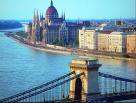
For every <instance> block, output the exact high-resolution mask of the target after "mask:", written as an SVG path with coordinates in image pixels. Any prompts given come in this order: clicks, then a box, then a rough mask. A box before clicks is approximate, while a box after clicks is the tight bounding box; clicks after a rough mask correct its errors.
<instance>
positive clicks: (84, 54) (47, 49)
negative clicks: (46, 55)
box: [5, 33, 136, 60]
mask: <svg viewBox="0 0 136 103" xmlns="http://www.w3.org/2000/svg"><path fill="white" fill-rule="evenodd" d="M5 35H7V36H8V37H10V38H12V39H14V40H15V41H17V42H18V43H21V44H23V45H25V46H27V47H30V48H32V49H35V50H40V51H44V52H52V53H59V54H67V55H78V56H79V57H84V58H87V57H95V58H107V59H118V60H136V58H126V57H119V56H118V55H106V54H105V55H101V54H99V53H98V52H92V53H88V52H83V51H82V52H79V50H78V49H77V50H75V49H69V48H65V49H60V48H59V49H58V48H50V47H45V46H41V45H34V44H32V43H29V42H28V41H27V40H26V39H24V38H22V37H20V36H18V35H16V34H15V33H5Z"/></svg>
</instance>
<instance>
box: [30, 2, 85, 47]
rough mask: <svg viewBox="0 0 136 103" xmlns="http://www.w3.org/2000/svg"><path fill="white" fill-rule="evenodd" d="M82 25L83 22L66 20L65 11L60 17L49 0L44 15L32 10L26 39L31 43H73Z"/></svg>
mask: <svg viewBox="0 0 136 103" xmlns="http://www.w3.org/2000/svg"><path fill="white" fill-rule="evenodd" d="M83 25H84V24H83V23H82V24H80V23H78V22H70V21H69V22H68V21H66V20H65V13H63V14H62V15H61V17H60V16H59V14H58V11H57V9H56V8H55V7H54V5H53V1H52V0H51V3H50V6H49V7H48V9H47V10H46V13H45V17H44V16H43V15H41V14H40V15H39V13H38V11H34V16H33V21H32V23H29V34H28V39H29V41H30V42H31V43H33V44H37V43H42V44H43V45H44V44H58V45H62V44H63V45H73V44H75V42H76V39H78V31H79V29H81V28H82V26H83Z"/></svg>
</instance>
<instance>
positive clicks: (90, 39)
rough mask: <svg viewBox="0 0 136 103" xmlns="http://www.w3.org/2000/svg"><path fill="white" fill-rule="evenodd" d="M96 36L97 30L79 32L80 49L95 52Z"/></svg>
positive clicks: (85, 29)
mask: <svg viewBox="0 0 136 103" xmlns="http://www.w3.org/2000/svg"><path fill="white" fill-rule="evenodd" d="M96 36H97V35H96V32H95V30H89V28H83V29H81V30H79V48H84V49H92V50H95V49H96V48H97V47H96Z"/></svg>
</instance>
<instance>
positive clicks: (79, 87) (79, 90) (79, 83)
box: [74, 78, 82, 100]
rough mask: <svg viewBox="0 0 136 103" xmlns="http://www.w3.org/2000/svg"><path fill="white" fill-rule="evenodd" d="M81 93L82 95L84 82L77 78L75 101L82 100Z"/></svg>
mask: <svg viewBox="0 0 136 103" xmlns="http://www.w3.org/2000/svg"><path fill="white" fill-rule="evenodd" d="M81 93H82V81H81V79H80V78H77V79H76V82H75V96H74V99H75V100H81V99H82V98H81V97H82V96H81Z"/></svg>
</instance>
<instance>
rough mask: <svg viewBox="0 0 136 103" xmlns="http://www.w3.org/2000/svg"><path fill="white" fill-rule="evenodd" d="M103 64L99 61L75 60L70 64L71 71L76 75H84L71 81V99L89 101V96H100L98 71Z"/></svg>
mask: <svg viewBox="0 0 136 103" xmlns="http://www.w3.org/2000/svg"><path fill="white" fill-rule="evenodd" d="M100 66H101V64H99V63H98V60H97V59H87V58H80V59H73V60H72V63H71V64H70V69H71V71H75V75H78V74H80V73H84V75H82V76H80V77H79V78H77V79H74V80H72V81H70V98H72V99H75V100H87V97H88V96H89V95H92V94H93V95H94V94H99V93H100V91H99V83H98V76H99V73H98V69H99V67H100Z"/></svg>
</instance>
